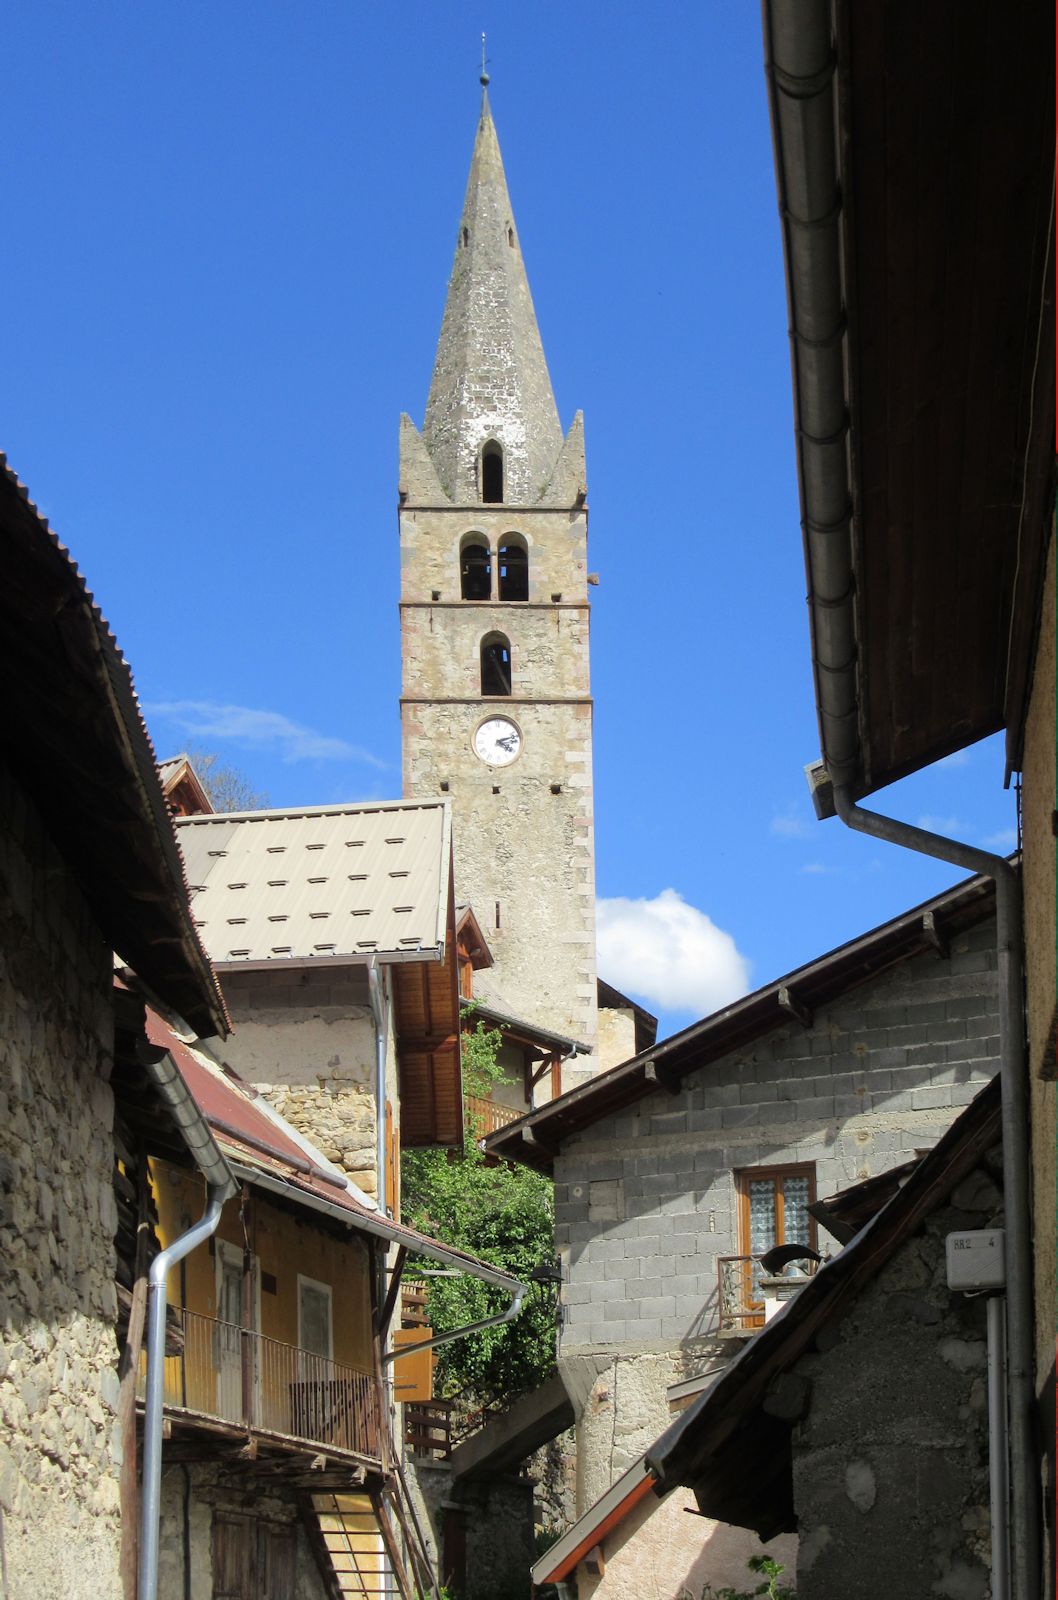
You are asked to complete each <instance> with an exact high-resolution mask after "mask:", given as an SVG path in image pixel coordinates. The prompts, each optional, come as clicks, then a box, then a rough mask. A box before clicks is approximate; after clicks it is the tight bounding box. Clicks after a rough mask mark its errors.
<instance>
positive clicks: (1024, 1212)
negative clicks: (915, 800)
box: [834, 786, 1040, 1600]
mask: <svg viewBox="0 0 1058 1600" xmlns="http://www.w3.org/2000/svg"><path fill="white" fill-rule="evenodd" d="M834 809H835V810H836V811H837V814H838V816H839V817H840V818H841V820H842V822H844V823H845V825H846V827H849V828H852V829H854V830H855V831H856V832H857V833H865V834H867V835H868V836H869V837H870V838H872V839H881V840H883V841H884V842H885V843H887V844H895V845H899V846H901V847H902V848H903V849H905V850H916V851H918V852H919V854H920V855H926V856H932V857H933V858H934V859H935V860H937V861H950V862H951V863H952V865H953V866H957V867H963V868H965V869H966V870H967V871H969V872H978V873H981V874H982V875H983V876H984V877H988V878H991V879H992V880H993V881H994V883H995V886H996V949H997V955H998V966H999V1049H1000V1082H1001V1088H1002V1114H1001V1126H1002V1131H1003V1206H1004V1212H1005V1228H1006V1253H1007V1397H1008V1404H1009V1430H1010V1491H1011V1494H1010V1558H1011V1559H1010V1566H1011V1578H1012V1587H1011V1595H1012V1596H1013V1600H1037V1597H1038V1594H1039V1588H1038V1582H1039V1579H1038V1568H1039V1539H1040V1483H1039V1474H1038V1471H1037V1467H1036V1456H1037V1451H1036V1442H1035V1429H1034V1426H1033V1413H1034V1410H1035V1403H1036V1388H1035V1383H1034V1378H1033V1368H1034V1327H1033V1306H1032V1216H1031V1206H1030V1200H1029V1195H1030V1186H1031V1167H1030V1153H1029V1131H1028V1130H1029V1093H1028V1072H1027V1063H1026V1055H1025V1017H1024V1000H1023V971H1022V955H1021V884H1020V880H1019V877H1018V874H1017V872H1016V871H1015V870H1014V868H1013V867H1012V866H1011V864H1010V862H1009V861H1008V860H1007V859H1006V857H1005V856H997V855H993V854H992V852H991V851H988V850H979V849H977V848H976V847H975V846H973V845H969V844H962V843H960V842H959V841H958V840H956V839H947V838H945V837H943V836H942V835H941V834H938V833H930V832H928V831H927V830H926V829H925V828H916V827H913V826H912V825H911V824H910V823H906V822H897V821H896V820H895V819H894V818H892V817H883V816H882V815H880V813H878V812H877V811H867V810H864V808H863V807H862V806H858V805H857V804H856V803H855V801H854V800H853V798H852V796H851V795H850V794H849V792H848V790H846V789H842V788H839V787H837V786H835V788H834Z"/></svg>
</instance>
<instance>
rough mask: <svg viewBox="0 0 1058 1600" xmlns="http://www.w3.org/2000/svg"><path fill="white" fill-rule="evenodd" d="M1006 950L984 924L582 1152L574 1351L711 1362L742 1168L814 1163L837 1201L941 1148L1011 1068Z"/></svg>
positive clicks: (571, 1244) (570, 1177)
mask: <svg viewBox="0 0 1058 1600" xmlns="http://www.w3.org/2000/svg"><path fill="white" fill-rule="evenodd" d="M994 945H995V925H994V923H993V922H989V923H985V924H982V925H980V926H978V927H977V928H975V929H972V930H971V931H969V932H967V933H965V934H963V935H961V936H959V937H958V938H957V939H956V940H955V941H954V942H953V944H952V946H951V950H950V953H949V955H948V957H947V958H945V959H941V958H940V957H938V956H936V955H934V954H932V953H931V954H926V955H922V956H920V957H917V958H916V959H914V960H912V961H909V962H906V963H904V964H903V965H901V966H900V967H898V968H896V969H894V971H893V972H891V973H890V974H888V975H886V976H885V977H884V978H882V979H879V980H876V981H875V982H873V983H871V984H866V985H864V986H863V987H861V988H859V989H857V990H854V991H853V992H852V993H851V994H849V995H848V996H847V997H846V998H845V999H843V1000H841V1001H840V1002H838V1003H836V1004H835V1005H833V1006H831V1007H830V1008H829V1009H827V1010H825V1011H821V1012H820V1013H819V1014H818V1015H817V1016H816V1018H815V1020H814V1023H813V1026H812V1027H811V1028H807V1029H806V1028H803V1027H801V1025H800V1024H798V1023H791V1024H790V1025H789V1026H785V1027H781V1028H777V1029H775V1030H774V1032H772V1033H770V1034H768V1035H767V1036H766V1037H765V1038H763V1039H760V1040H759V1041H757V1042H756V1043H755V1044H754V1045H753V1046H752V1047H751V1048H749V1049H747V1050H745V1051H742V1052H737V1053H733V1054H731V1055H729V1056H727V1057H725V1058H724V1059H722V1060H721V1061H719V1062H716V1063H714V1064H713V1065H711V1066H709V1067H708V1068H706V1069H704V1070H703V1071H701V1072H699V1073H695V1074H694V1075H693V1076H691V1077H690V1078H688V1079H686V1080H685V1082H684V1086H683V1088H682V1090H681V1092H680V1093H679V1094H678V1095H675V1096H671V1095H668V1094H666V1093H665V1092H663V1091H659V1092H658V1093H656V1094H654V1095H651V1096H650V1097H648V1098H647V1099H645V1100H642V1101H640V1102H639V1103H638V1104H637V1105H635V1106H633V1107H632V1108H631V1109H630V1110H628V1111H627V1112H626V1113H624V1114H623V1115H621V1116H617V1117H610V1118H605V1119H602V1120H600V1121H599V1122H598V1123H596V1124H595V1125H594V1126H593V1127H591V1128H590V1129H588V1130H587V1132H586V1133H585V1134H584V1135H583V1136H581V1137H579V1138H577V1139H571V1140H569V1141H567V1143H566V1144H565V1145H564V1146H563V1148H562V1150H561V1152H560V1154H559V1156H558V1157H557V1158H556V1162H555V1179H556V1187H555V1215H556V1234H557V1242H558V1247H559V1249H560V1251H561V1253H562V1255H563V1256H564V1257H565V1259H566V1261H567V1263H568V1282H567V1285H566V1287H565V1290H564V1292H563V1300H564V1302H565V1306H566V1321H565V1324H564V1327H563V1330H562V1346H561V1348H562V1353H563V1354H571V1353H574V1352H576V1351H598V1350H599V1349H610V1350H614V1351H616V1352H618V1353H620V1354H625V1353H631V1352H637V1351H646V1352H650V1351H655V1352H671V1353H679V1354H680V1355H681V1357H682V1358H683V1360H684V1362H685V1363H686V1362H688V1361H691V1362H693V1358H694V1356H695V1352H696V1351H697V1350H701V1352H702V1354H703V1355H704V1354H707V1353H708V1351H709V1349H710V1348H711V1345H712V1336H713V1334H714V1332H715V1329H716V1324H717V1312H718V1305H717V1257H718V1256H722V1255H734V1254H738V1253H739V1237H738V1228H737V1217H736V1190H735V1174H736V1172H737V1171H738V1170H739V1169H742V1168H749V1167H758V1166H773V1165H780V1164H786V1163H794V1162H812V1163H814V1165H815V1173H816V1192H817V1196H818V1197H823V1196H825V1195H827V1194H831V1193H834V1192H835V1191H836V1190H838V1189H840V1188H843V1187H845V1186H846V1185H847V1184H850V1183H853V1182H855V1181H857V1180H858V1179H861V1178H865V1177H868V1176H870V1175H873V1174H875V1173H878V1172H882V1171H884V1170H886V1169H887V1168H889V1167H892V1166H895V1165H897V1164H899V1163H900V1162H901V1161H905V1160H907V1159H908V1158H909V1157H911V1156H912V1155H913V1154H914V1152H915V1151H916V1150H920V1149H924V1148H927V1147H929V1146H931V1145H933V1144H934V1143H935V1142H936V1140H937V1139H938V1138H939V1137H940V1135H941V1133H943V1132H944V1130H945V1128H947V1126H948V1125H949V1123H950V1122H951V1121H952V1120H953V1118H954V1116H955V1115H956V1114H957V1112H958V1110H959V1108H960V1107H962V1106H964V1105H966V1104H967V1103H968V1102H969V1101H970V1100H971V1099H973V1097H974V1095H975V1094H976V1093H977V1091H978V1089H979V1088H980V1087H981V1085H982V1084H983V1083H984V1082H985V1081H987V1079H988V1078H989V1077H991V1075H992V1073H993V1072H994V1071H995V1070H996V1066H997V1064H998V1062H997V1056H998V1048H999V1045H998V1037H997V1034H998V1024H997V1016H996V1004H997V1001H996V977H995V948H994Z"/></svg>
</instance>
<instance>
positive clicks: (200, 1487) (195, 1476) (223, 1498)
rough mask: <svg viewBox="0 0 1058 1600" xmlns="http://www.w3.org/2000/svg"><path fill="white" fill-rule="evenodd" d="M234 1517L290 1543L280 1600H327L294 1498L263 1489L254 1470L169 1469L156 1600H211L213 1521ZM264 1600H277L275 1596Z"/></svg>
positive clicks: (163, 1500)
mask: <svg viewBox="0 0 1058 1600" xmlns="http://www.w3.org/2000/svg"><path fill="white" fill-rule="evenodd" d="M217 1512H220V1513H221V1514H224V1513H233V1514H235V1515H236V1516H240V1517H245V1516H249V1517H252V1518H254V1519H255V1520H256V1521H257V1522H259V1523H260V1524H262V1525H263V1529H264V1533H265V1536H266V1537H267V1533H268V1532H269V1531H270V1530H272V1529H275V1530H276V1531H277V1532H278V1533H279V1534H280V1535H281V1536H282V1535H285V1536H287V1537H290V1536H292V1537H293V1539H294V1588H293V1590H291V1591H290V1593H289V1594H284V1596H283V1600H327V1590H326V1588H325V1587H324V1583H323V1580H322V1578H321V1577H320V1572H319V1567H318V1565H317V1562H316V1557H315V1555H314V1554H313V1552H312V1549H311V1547H310V1545H309V1542H308V1539H307V1537H306V1534H305V1530H304V1528H303V1527H302V1525H301V1509H300V1506H299V1504H298V1501H297V1498H296V1496H295V1495H293V1494H290V1493H286V1492H284V1491H283V1490H282V1489H281V1488H279V1487H275V1488H272V1487H267V1486H265V1485H264V1484H263V1483H262V1481H261V1479H259V1478H255V1477H254V1475H253V1471H252V1469H249V1470H247V1471H246V1472H242V1473H239V1472H232V1471H230V1470H225V1469H224V1468H221V1467H216V1466H212V1465H210V1466H206V1465H195V1466H187V1467H183V1466H173V1467H168V1468H165V1469H164V1470H163V1473H162V1494H161V1519H160V1525H159V1549H158V1600H213V1533H214V1517H215V1516H216V1514H217ZM262 1596H263V1600H278V1597H275V1596H274V1591H273V1590H271V1589H269V1590H268V1593H267V1595H266V1596H265V1595H264V1591H263V1590H262Z"/></svg>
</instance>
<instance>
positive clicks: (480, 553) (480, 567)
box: [459, 540, 492, 600]
mask: <svg viewBox="0 0 1058 1600" xmlns="http://www.w3.org/2000/svg"><path fill="white" fill-rule="evenodd" d="M459 592H460V594H461V595H462V596H463V599H464V600H491V598H492V552H491V551H490V549H489V547H488V545H487V544H478V543H477V541H476V540H475V541H474V543H472V544H465V545H464V546H463V549H462V551H461V552H460V556H459Z"/></svg>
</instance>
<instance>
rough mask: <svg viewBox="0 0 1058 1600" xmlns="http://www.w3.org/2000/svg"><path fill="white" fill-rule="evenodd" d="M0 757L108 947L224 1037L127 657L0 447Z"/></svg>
mask: <svg viewBox="0 0 1058 1600" xmlns="http://www.w3.org/2000/svg"><path fill="white" fill-rule="evenodd" d="M0 469H2V470H0V673H2V677H3V683H4V746H5V748H4V754H5V759H6V761H7V762H8V763H9V765H10V768H11V771H12V774H13V776H14V778H15V780H16V782H17V783H19V784H20V785H21V786H22V787H23V789H24V790H25V791H26V792H27V793H28V794H29V795H30V797H31V798H32V800H33V803H34V805H35V806H36V808H37V810H38V811H39V813H40V815H41V816H42V818H43V820H44V823H45V826H46V827H47V829H48V832H49V834H50V836H51V838H52V840H53V841H54V843H55V845H56V848H57V849H58V850H59V851H60V852H61V853H62V855H63V856H64V857H65V859H66V861H67V862H68V863H69V866H70V870H71V872H72V873H73V874H74V876H75V877H76V878H77V880H78V882H79V883H80V886H81V889H82V891H83V892H84V894H85V897H86V899H87V901H88V904H89V906H90V908H91V911H92V914H93V916H94V918H95V920H96V923H97V925H98V927H99V928H100V930H101V932H102V934H103V937H104V938H105V939H106V941H107V943H108V944H109V945H110V946H111V947H112V948H113V949H114V950H115V951H116V952H117V954H118V955H119V957H120V958H121V960H122V961H123V962H125V963H127V964H128V966H130V967H131V968H133V970H134V971H135V972H136V973H137V974H138V975H139V977H140V978H141V979H142V981H143V982H144V983H145V984H146V985H148V987H149V988H150V989H152V990H153V991H154V993H155V994H157V995H158V996H159V997H160V999H161V1000H162V1001H163V1002H164V1003H165V1004H166V1005H167V1006H170V1007H172V1009H173V1010H174V1011H176V1012H178V1013H179V1014H180V1015H181V1016H182V1017H184V1018H185V1019H186V1020H187V1022H188V1023H189V1024H190V1026H191V1027H192V1028H194V1030H195V1031H196V1033H198V1034H200V1035H202V1036H203V1037H208V1036H210V1035H212V1034H226V1033H227V1031H228V1021H227V1016H226V1014H225V1010H224V1001H223V999H222V997H221V992H220V988H219V985H218V983H217V980H216V977H215V975H214V973H213V969H212V968H211V966H210V964H209V959H208V957H207V956H206V954H205V951H204V950H203V947H202V944H201V941H200V939H199V937H198V933H197V931H196V929H195V926H194V923H193V921H192V917H191V909H190V905H189V903H188V893H187V885H186V882H185V879H184V870H183V862H182V860H181V857H180V852H179V850H178V848H177V844H176V838H175V835H174V832H173V822H172V818H171V816H170V814H169V809H168V807H167V805H166V802H165V797H164V795H163V793H162V786H161V782H160V780H159V777H158V769H157V766H156V765H155V759H154V752H153V750H152V749H151V744H150V740H149V738H148V735H147V729H146V727H145V726H144V722H143V717H142V715H141V713H140V708H139V703H138V701H137V698H136V692H135V689H134V687H133V683H132V675H131V673H130V671H129V668H128V665H127V663H126V661H125V659H124V657H123V656H122V654H121V652H120V650H119V649H118V646H117V642H116V641H115V639H114V636H113V634H112V633H111V632H110V630H109V628H108V627H107V624H106V622H105V621H104V619H103V617H102V615H101V613H100V611H99V608H98V606H97V605H96V604H95V601H94V600H93V598H92V595H91V594H90V593H89V591H88V589H87V588H86V586H85V582H84V579H83V578H82V576H81V574H80V573H79V572H78V570H77V568H76V566H75V565H74V563H73V561H72V560H71V558H70V556H69V554H68V552H67V551H66V550H65V549H64V547H63V546H62V545H61V544H60V543H59V541H58V539H57V538H56V537H55V535H54V533H52V531H51V530H50V528H49V527H48V524H47V522H46V521H45V520H44V518H43V517H41V515H40V514H39V512H38V511H37V509H36V507H35V506H34V505H33V504H32V502H31V501H30V499H29V496H28V494H27V493H26V491H25V489H24V488H23V487H22V485H21V484H20V483H19V481H18V479H17V478H16V477H15V475H14V473H13V472H12V471H11V470H10V468H9V467H8V466H7V464H6V460H5V458H4V457H3V456H0Z"/></svg>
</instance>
